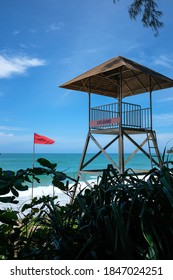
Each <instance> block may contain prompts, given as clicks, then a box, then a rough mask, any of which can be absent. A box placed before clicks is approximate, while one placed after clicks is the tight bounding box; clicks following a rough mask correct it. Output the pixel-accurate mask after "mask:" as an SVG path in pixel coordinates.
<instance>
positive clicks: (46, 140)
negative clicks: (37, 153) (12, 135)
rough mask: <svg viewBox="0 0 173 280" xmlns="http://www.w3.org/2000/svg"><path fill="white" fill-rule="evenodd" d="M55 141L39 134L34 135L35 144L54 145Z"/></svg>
mask: <svg viewBox="0 0 173 280" xmlns="http://www.w3.org/2000/svg"><path fill="white" fill-rule="evenodd" d="M54 143H55V141H54V140H52V139H50V138H48V137H46V136H42V135H39V134H37V133H34V144H54Z"/></svg>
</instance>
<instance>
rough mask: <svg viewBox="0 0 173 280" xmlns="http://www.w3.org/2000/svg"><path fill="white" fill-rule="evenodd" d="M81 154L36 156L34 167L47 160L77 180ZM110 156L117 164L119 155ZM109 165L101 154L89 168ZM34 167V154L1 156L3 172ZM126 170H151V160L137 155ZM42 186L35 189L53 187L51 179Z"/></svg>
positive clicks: (47, 179) (42, 183)
mask: <svg viewBox="0 0 173 280" xmlns="http://www.w3.org/2000/svg"><path fill="white" fill-rule="evenodd" d="M129 155H130V154H125V159H127V158H128V157H129ZM81 156H82V155H81V154H79V153H76V154H75V153H54V154H48V153H46V154H35V162H34V166H35V167H39V166H40V165H39V164H38V162H36V160H37V159H38V158H45V159H47V160H49V161H50V162H51V163H56V164H57V168H56V169H57V171H60V172H64V173H65V174H66V175H68V176H70V177H72V178H76V176H77V171H78V167H79V164H80V160H81ZM92 156H93V154H88V155H87V156H86V160H88V159H89V158H91V157H92ZM110 156H111V157H112V158H113V159H114V160H115V162H117V160H118V154H110ZM107 164H109V162H108V160H107V159H106V157H105V156H104V155H103V154H101V155H100V156H99V157H98V158H97V159H95V160H94V161H93V162H92V163H91V164H90V165H89V166H87V168H88V169H101V168H106V167H107ZM32 166H33V154H32V153H31V154H29V153H26V154H24V153H18V154H15V153H11V154H10V153H2V154H1V155H0V167H1V168H2V169H3V170H13V171H17V170H19V169H26V168H32ZM126 168H132V169H133V170H135V169H138V170H146V169H150V168H151V164H150V160H149V159H148V158H147V157H146V156H145V155H143V154H141V153H139V154H136V155H135V156H134V157H133V158H132V159H131V160H130V161H129V162H128V164H127V166H126ZM40 180H41V182H40V184H34V185H35V187H37V186H38V185H40V186H49V185H51V178H49V177H48V176H42V177H41V178H40Z"/></svg>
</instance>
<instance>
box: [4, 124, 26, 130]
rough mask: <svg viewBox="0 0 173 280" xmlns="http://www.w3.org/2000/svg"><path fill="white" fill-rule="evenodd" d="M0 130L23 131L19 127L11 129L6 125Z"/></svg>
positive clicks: (11, 127)
mask: <svg viewBox="0 0 173 280" xmlns="http://www.w3.org/2000/svg"><path fill="white" fill-rule="evenodd" d="M0 130H6V131H24V130H25V129H24V128H21V127H13V126H6V125H1V126H0Z"/></svg>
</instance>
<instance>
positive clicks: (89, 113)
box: [88, 79, 91, 131]
mask: <svg viewBox="0 0 173 280" xmlns="http://www.w3.org/2000/svg"><path fill="white" fill-rule="evenodd" d="M90 121H91V93H90V79H88V131H90Z"/></svg>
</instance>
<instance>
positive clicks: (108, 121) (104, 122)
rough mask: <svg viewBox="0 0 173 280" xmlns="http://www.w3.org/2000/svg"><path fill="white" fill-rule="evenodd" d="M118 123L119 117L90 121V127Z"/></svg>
mask: <svg viewBox="0 0 173 280" xmlns="http://www.w3.org/2000/svg"><path fill="white" fill-rule="evenodd" d="M118 123H120V117H118V118H110V119H103V120H95V121H90V127H93V126H109V125H111V124H118Z"/></svg>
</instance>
